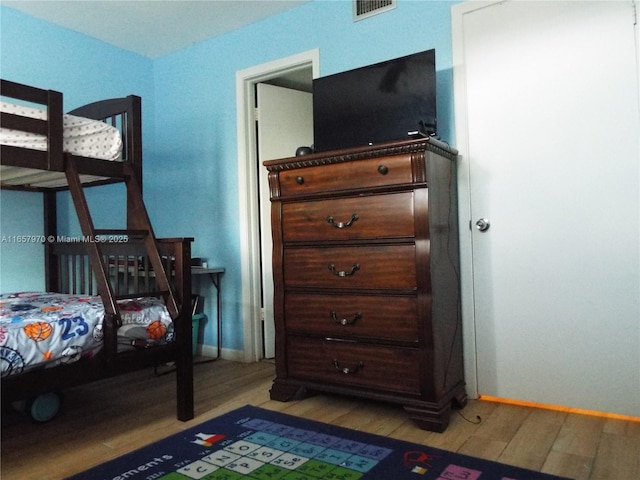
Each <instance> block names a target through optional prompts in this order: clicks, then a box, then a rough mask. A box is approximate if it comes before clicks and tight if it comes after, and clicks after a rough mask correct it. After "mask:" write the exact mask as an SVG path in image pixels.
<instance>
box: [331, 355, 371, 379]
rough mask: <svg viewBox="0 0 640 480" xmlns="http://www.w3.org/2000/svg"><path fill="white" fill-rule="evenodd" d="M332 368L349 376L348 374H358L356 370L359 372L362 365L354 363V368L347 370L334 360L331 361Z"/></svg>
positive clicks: (347, 368)
mask: <svg viewBox="0 0 640 480" xmlns="http://www.w3.org/2000/svg"><path fill="white" fill-rule="evenodd" d="M333 366H334V367H336V370H338V371H340V372H342V373H344V374H345V375H349V374H354V373H358V370H360V369H361V368H362V367H364V363H362V362H358V363H356V366H355V367H353V368H349V367H343V366H342V365H340V362H339V361H338V359H337V358H334V359H333Z"/></svg>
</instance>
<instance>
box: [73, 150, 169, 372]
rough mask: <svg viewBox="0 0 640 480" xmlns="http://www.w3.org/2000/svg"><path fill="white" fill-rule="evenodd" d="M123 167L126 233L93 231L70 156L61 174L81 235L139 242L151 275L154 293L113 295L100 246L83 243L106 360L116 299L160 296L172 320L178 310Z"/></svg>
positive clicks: (133, 182) (136, 190)
mask: <svg viewBox="0 0 640 480" xmlns="http://www.w3.org/2000/svg"><path fill="white" fill-rule="evenodd" d="M123 167H124V171H125V175H124V182H125V185H126V188H127V224H128V225H127V229H126V230H99V229H96V228H95V226H94V224H93V220H92V218H91V213H90V212H89V206H88V203H87V199H86V196H85V194H84V190H83V185H82V182H81V180H80V175H79V174H78V168H77V166H76V159H75V157H74V156H72V155H66V161H65V174H66V177H67V182H68V185H69V192H70V193H71V197H72V199H73V203H74V205H75V208H76V211H77V214H78V220H79V222H80V228H81V230H82V234H83V235H84V236H85V237H87V238H91V239H95V238H96V237H99V236H100V235H123V236H124V235H126V236H128V237H129V239H135V240H136V241H141V243H142V244H143V245H144V248H145V251H146V254H147V257H148V258H149V261H150V263H151V267H152V268H153V271H154V274H155V282H156V290H155V291H153V292H148V293H144V292H143V293H140V292H139V293H135V294H131V295H130V294H124V295H119V294H116V292H114V289H113V286H112V285H111V283H110V282H109V275H108V271H107V268H108V266H106V265H105V262H104V261H103V253H102V248H101V243H100V242H97V241H90V242H87V247H88V248H87V252H88V256H89V261H90V263H91V268H92V269H93V271H94V274H95V277H96V284H97V288H98V293H99V295H100V297H101V298H102V301H103V303H104V307H105V324H104V329H105V336H104V338H105V339H109V340H110V342H108V344H107V342H105V345H104V349H105V356H106V358H107V360H109V359H113V358H115V355H116V353H117V343H116V335H115V332H113V334H111V332H110V330H112V329H114V330H117V328H118V327H119V326H120V325H121V316H120V310H119V308H118V303H117V300H118V299H124V298H133V297H144V296H160V295H162V296H163V297H164V300H165V305H166V307H167V310H168V311H169V314H170V315H171V318H173V319H174V320H176V319H177V318H178V317H179V315H180V309H179V308H178V305H177V302H176V298H175V296H174V293H173V290H172V288H171V287H170V284H169V278H168V275H167V272H166V270H165V266H164V264H163V262H162V258H161V256H160V252H159V250H158V245H157V243H156V237H155V235H154V233H153V229H152V227H151V222H150V221H149V216H148V214H147V210H146V207H145V205H144V202H143V200H142V192H141V190H140V186H139V185H138V182H137V179H136V176H135V173H134V170H133V168H132V167H131V166H130V165H129V164H128V163H124V164H123Z"/></svg>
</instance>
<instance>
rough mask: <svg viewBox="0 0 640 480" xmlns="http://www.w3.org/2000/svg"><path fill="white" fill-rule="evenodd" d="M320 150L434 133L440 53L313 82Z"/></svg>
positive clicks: (314, 126)
mask: <svg viewBox="0 0 640 480" xmlns="http://www.w3.org/2000/svg"><path fill="white" fill-rule="evenodd" d="M313 124H314V125H313V129H314V142H315V143H314V147H315V151H317V152H325V151H328V150H335V149H341V148H350V147H359V146H364V145H375V144H378V143H382V142H387V141H393V140H403V139H409V138H412V137H417V136H427V135H435V134H436V133H437V132H436V68H435V50H433V49H432V50H427V51H425V52H420V53H415V54H412V55H408V56H406V57H400V58H396V59H393V60H388V61H385V62H381V63H376V64H373V65H368V66H365V67H361V68H357V69H355V70H349V71H346V72H341V73H336V74H334V75H329V76H326V77H320V78H317V79H315V80H314V81H313Z"/></svg>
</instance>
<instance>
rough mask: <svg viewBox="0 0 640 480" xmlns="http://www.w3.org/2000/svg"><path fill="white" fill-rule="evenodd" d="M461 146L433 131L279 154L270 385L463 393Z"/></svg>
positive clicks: (439, 409)
mask: <svg viewBox="0 0 640 480" xmlns="http://www.w3.org/2000/svg"><path fill="white" fill-rule="evenodd" d="M455 161H456V151H455V150H453V149H451V148H448V147H446V146H445V145H443V144H441V143H440V142H437V141H434V140H432V139H421V140H416V141H404V142H394V143H388V144H383V145H379V146H369V147H362V148H356V149H350V150H341V151H335V152H327V153H325V154H313V155H305V156H301V157H294V158H287V159H281V160H272V161H268V162H265V163H264V165H265V166H266V168H267V169H268V171H269V186H270V191H271V201H272V214H271V220H272V233H273V272H274V284H275V296H274V312H275V322H276V378H275V380H274V382H273V386H272V388H271V392H270V393H271V398H272V399H275V400H280V401H287V400H290V399H295V398H301V397H303V396H304V395H306V394H307V393H310V392H313V391H322V392H334V393H340V394H347V395H355V396H360V397H364V398H372V399H376V400H382V401H389V402H395V403H398V404H401V405H402V406H403V407H404V408H405V410H406V411H407V412H408V413H409V414H410V416H411V418H413V419H414V420H415V421H416V423H417V424H418V425H419V426H420V427H421V428H424V429H428V430H433V431H443V430H444V429H445V428H446V427H447V425H448V422H449V417H450V412H451V405H452V403H455V404H457V405H458V406H464V404H465V403H466V393H465V391H464V379H463V363H462V327H461V317H460V293H459V273H458V272H459V254H458V218H457V196H456V174H455V172H456V170H455V169H456V163H455Z"/></svg>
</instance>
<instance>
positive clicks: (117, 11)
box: [0, 0, 309, 58]
mask: <svg viewBox="0 0 640 480" xmlns="http://www.w3.org/2000/svg"><path fill="white" fill-rule="evenodd" d="M307 1H309V0H173V1H171V0H128V1H122V0H1V1H0V3H1V4H2V5H5V6H7V7H10V8H14V9H16V10H20V11H22V12H24V13H27V14H29V15H32V16H34V17H37V18H40V19H42V20H45V21H47V22H50V23H53V24H56V25H60V26H63V27H66V28H69V29H71V30H75V31H77V32H81V33H84V34H86V35H89V36H91V37H94V38H97V39H100V40H102V41H104V42H107V43H110V44H111V45H115V46H117V47H120V48H124V49H126V50H131V51H133V52H136V53H139V54H141V55H144V56H146V57H149V58H157V57H160V56H163V55H166V54H168V53H172V52H175V51H177V50H180V49H182V48H185V47H188V46H189V45H192V44H194V43H197V42H201V41H203V40H206V39H208V38H212V37H215V36H218V35H221V34H224V33H227V32H230V31H233V30H237V29H238V28H241V27H244V26H246V25H249V24H251V23H255V22H257V21H259V20H262V19H264V18H267V17H270V16H272V15H276V14H278V13H282V12H284V11H286V10H289V9H292V8H295V7H297V6H299V5H302V4H303V3H306V2H307Z"/></svg>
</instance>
